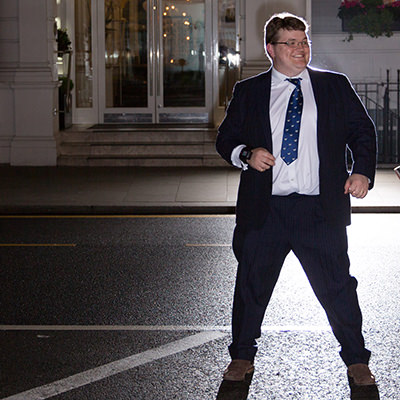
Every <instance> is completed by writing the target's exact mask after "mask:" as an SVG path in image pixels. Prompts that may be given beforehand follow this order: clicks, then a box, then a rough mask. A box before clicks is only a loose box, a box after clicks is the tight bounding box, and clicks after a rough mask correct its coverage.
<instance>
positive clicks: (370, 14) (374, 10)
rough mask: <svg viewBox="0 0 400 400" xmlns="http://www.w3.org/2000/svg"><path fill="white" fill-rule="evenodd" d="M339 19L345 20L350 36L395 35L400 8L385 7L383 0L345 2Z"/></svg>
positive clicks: (351, 37) (340, 9)
mask: <svg viewBox="0 0 400 400" xmlns="http://www.w3.org/2000/svg"><path fill="white" fill-rule="evenodd" d="M338 17H339V18H341V19H342V20H343V23H344V26H345V27H346V30H347V31H348V32H349V36H348V37H347V38H346V39H345V40H347V41H350V40H353V33H366V34H367V35H369V36H371V37H373V38H377V37H380V36H386V37H390V36H392V35H393V23H394V22H395V21H398V20H399V19H400V8H399V7H390V6H386V7H385V6H383V4H382V0H362V1H361V2H356V1H345V2H342V5H341V6H340V7H339V12H338Z"/></svg>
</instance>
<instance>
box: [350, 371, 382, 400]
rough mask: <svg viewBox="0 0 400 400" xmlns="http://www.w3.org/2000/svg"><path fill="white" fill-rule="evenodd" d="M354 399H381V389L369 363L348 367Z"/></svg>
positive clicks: (352, 397)
mask: <svg viewBox="0 0 400 400" xmlns="http://www.w3.org/2000/svg"><path fill="white" fill-rule="evenodd" d="M347 376H348V378H349V385H350V391H351V399H352V400H366V399H368V400H379V390H378V386H377V385H376V382H375V377H374V375H372V373H371V371H370V369H369V368H368V365H367V364H353V365H350V366H349V367H348V369H347Z"/></svg>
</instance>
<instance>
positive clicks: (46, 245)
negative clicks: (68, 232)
mask: <svg viewBox="0 0 400 400" xmlns="http://www.w3.org/2000/svg"><path fill="white" fill-rule="evenodd" d="M0 247H76V244H75V243H0Z"/></svg>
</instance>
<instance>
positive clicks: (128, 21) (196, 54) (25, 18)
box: [0, 0, 400, 165]
mask: <svg viewBox="0 0 400 400" xmlns="http://www.w3.org/2000/svg"><path fill="white" fill-rule="evenodd" d="M340 3H341V2H340V1H337V0H315V1H312V0H292V1H290V0H288V1H285V2H282V1H281V0H251V1H250V0H174V1H172V0H14V1H9V0H0V115H1V124H0V163H2V164H11V165H57V164H59V163H60V140H59V138H60V137H61V136H60V132H59V130H60V118H61V119H62V124H61V127H62V128H64V127H65V126H66V127H67V128H68V127H69V126H70V125H71V124H72V128H69V130H71V129H72V131H73V133H74V134H76V135H78V133H77V131H78V130H79V131H80V132H81V134H82V135H83V136H85V135H86V137H88V135H89V134H86V133H85V132H86V130H87V129H88V128H89V129H90V128H91V127H93V126H100V127H101V126H105V125H107V127H110V126H115V130H117V129H119V128H121V126H122V128H123V129H125V137H126V136H127V135H128V134H127V133H126V127H127V126H130V127H133V129H134V128H135V127H145V129H144V130H143V131H142V132H141V133H140V134H141V135H146V132H150V128H149V127H151V126H153V127H157V128H158V129H160V127H161V129H162V127H163V126H165V127H168V128H171V127H172V126H173V127H175V129H169V130H164V132H163V136H162V137H161V136H157V139H156V141H157V142H158V145H159V146H160V145H162V141H165V142H170V139H171V138H170V137H171V136H173V135H176V134H177V133H176V132H177V129H176V127H179V126H181V127H184V128H185V129H186V135H188V133H187V131H188V130H190V127H191V126H193V127H197V128H198V127H199V126H201V127H207V129H211V130H212V129H213V128H214V127H215V126H217V125H218V123H219V122H220V121H221V119H222V118H223V115H224V111H225V108H226V105H227V103H228V101H229V97H230V94H231V91H232V87H233V85H234V83H235V82H236V81H237V80H238V79H242V78H245V77H248V76H251V75H253V74H256V73H259V72H261V71H263V70H266V69H267V68H268V67H269V62H268V60H267V58H266V57H265V55H264V48H263V26H264V23H265V21H266V20H267V19H268V18H269V17H270V16H271V15H272V14H273V13H275V12H281V11H289V12H292V13H295V14H297V15H300V16H303V17H305V18H306V19H307V20H308V21H309V22H310V23H311V27H312V29H311V38H312V41H313V61H312V65H314V66H316V67H321V68H326V69H333V70H337V71H340V72H343V73H346V74H347V75H348V76H349V77H350V79H351V80H352V81H353V82H354V83H357V82H358V83H364V82H367V83H378V82H381V81H384V80H385V79H386V78H387V74H389V75H393V77H394V74H395V73H396V71H397V69H398V68H399V65H400V63H399V61H400V60H399V54H400V40H399V39H400V34H399V33H397V32H395V33H394V35H393V36H392V37H379V38H372V37H369V36H367V35H366V34H355V35H354V40H352V41H350V42H348V41H346V40H345V38H346V33H345V32H343V31H342V25H341V21H340V19H339V18H337V10H338V7H339V6H340ZM57 33H58V35H59V36H58V37H59V38H60V35H62V34H64V35H65V33H66V34H67V36H68V37H67V39H68V40H69V41H70V42H71V43H70V45H68V43H67V46H66V47H64V48H62V49H60V48H58V46H57V45H58V43H57V40H56V39H57ZM68 40H67V42H68ZM59 42H60V39H59ZM60 79H61V81H63V85H62V86H61V88H60ZM71 82H72V84H73V87H72V85H71ZM121 124H122V125H121ZM78 128H79V129H78ZM136 130H137V129H136ZM66 132H68V129H67V131H66ZM82 132H83V133H82ZM90 132H91V134H92V135H93V134H94V133H93V130H92V131H90ZM132 132H133V131H132ZM168 132H169V133H168ZM168 135H170V137H168ZM70 136H71V137H72V136H73V135H72V134H71V135H70ZM160 138H161V139H160ZM80 140H81V141H82V139H80ZM112 140H114V139H112V137H111V139H109V141H112ZM115 140H119V139H115ZM160 141H161V143H160ZM211 147H212V146H211V144H210V148H211ZM134 151H135V150H132V149H131V150H130V152H131V153H132V152H134ZM71 165H72V163H71ZM132 165H139V164H132Z"/></svg>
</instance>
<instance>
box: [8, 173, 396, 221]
mask: <svg viewBox="0 0 400 400" xmlns="http://www.w3.org/2000/svg"><path fill="white" fill-rule="evenodd" d="M239 179H240V171H239V170H237V169H235V168H233V167H227V168H208V167H207V168H206V167H204V168H128V167H11V166H4V165H3V166H0V193H1V194H0V213H1V214H30V213H35V214H57V213H62V214H159V213H162V214H166V213H171V214H192V213H195V214H204V213H221V214H225V213H234V209H235V201H236V194H237V187H238V183H239ZM352 206H353V212H388V213H390V212H400V180H399V179H398V178H397V176H396V175H395V173H394V172H393V170H391V169H380V170H378V171H377V176H376V183H375V188H374V189H373V190H372V191H371V192H370V193H369V194H368V196H367V197H366V198H365V199H363V200H357V199H352Z"/></svg>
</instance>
